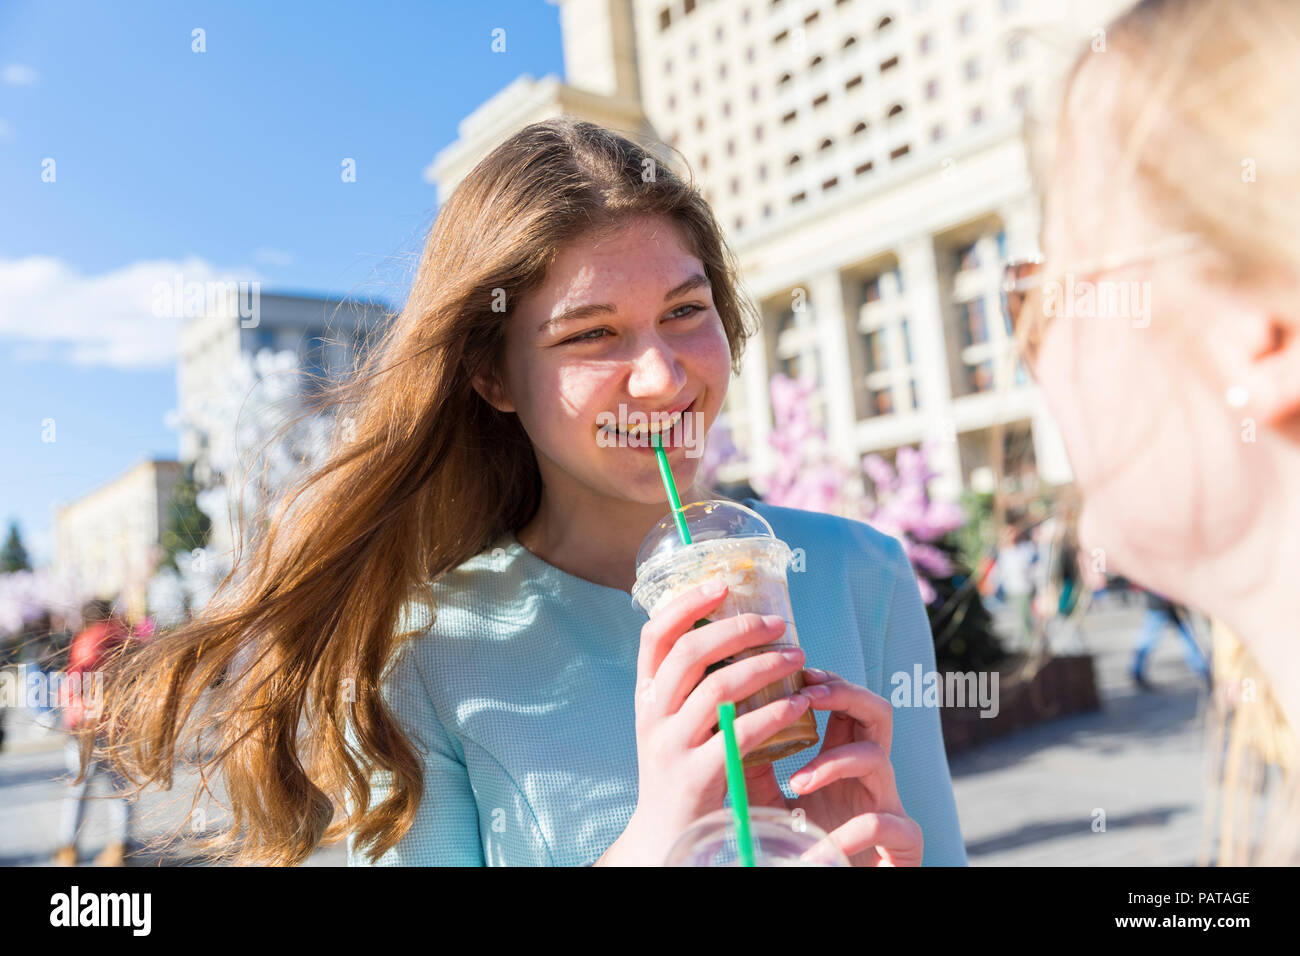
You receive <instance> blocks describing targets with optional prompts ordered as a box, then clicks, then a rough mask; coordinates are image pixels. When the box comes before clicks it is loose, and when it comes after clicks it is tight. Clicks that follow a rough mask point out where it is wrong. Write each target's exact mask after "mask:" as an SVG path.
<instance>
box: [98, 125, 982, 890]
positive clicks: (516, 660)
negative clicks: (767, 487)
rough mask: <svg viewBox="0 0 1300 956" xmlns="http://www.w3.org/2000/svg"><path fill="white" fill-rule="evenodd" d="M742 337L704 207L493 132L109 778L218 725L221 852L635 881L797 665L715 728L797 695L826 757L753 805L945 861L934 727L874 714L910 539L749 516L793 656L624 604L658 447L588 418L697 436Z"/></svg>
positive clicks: (133, 718)
mask: <svg viewBox="0 0 1300 956" xmlns="http://www.w3.org/2000/svg"><path fill="white" fill-rule="evenodd" d="M754 319H755V313H754V310H753V306H752V305H751V304H750V303H748V302H747V301H746V300H745V299H744V297H743V296H742V294H741V292H740V290H739V288H738V283H737V274H736V268H735V264H734V259H733V257H732V255H731V253H730V252H729V250H728V249H727V247H726V245H725V243H724V240H723V237H722V235H721V233H720V230H719V228H718V226H717V223H716V222H715V221H714V218H713V216H712V214H711V212H710V210H709V208H708V206H707V205H706V204H705V203H704V201H703V200H702V199H701V197H700V195H699V194H698V192H696V190H695V189H694V188H692V187H691V186H689V185H688V184H685V183H683V182H682V181H680V180H679V179H678V178H677V177H676V176H675V175H674V174H673V173H672V171H671V170H670V169H668V168H666V167H665V166H663V165H660V164H658V163H656V162H655V160H654V158H653V157H652V155H651V154H649V153H647V152H646V151H645V150H644V149H642V148H640V147H639V146H637V145H636V144H634V143H632V142H630V141H628V140H627V139H624V138H622V137H620V136H617V135H615V134H614V133H612V132H610V131H608V130H605V129H602V128H600V127H598V126H595V125H592V124H589V123H582V122H576V121H572V120H568V119H561V120H555V121H552V122H546V123H538V124H534V125H532V126H529V127H527V128H526V129H524V130H522V131H521V132H519V133H518V134H516V135H514V136H513V137H511V138H510V139H509V140H508V141H506V142H505V143H503V144H502V145H501V146H500V147H498V148H497V149H495V150H494V151H493V152H492V153H491V154H490V155H489V156H487V157H486V158H485V159H484V160H483V161H482V162H481V163H480V164H479V165H478V166H477V167H476V168H475V169H474V170H473V171H472V172H471V173H470V174H469V175H468V176H467V178H466V179H465V180H464V182H462V183H461V184H460V186H459V187H458V188H457V189H456V190H455V192H454V194H453V195H452V197H451V199H450V200H449V202H448V203H447V205H446V207H445V208H444V209H442V210H441V211H440V213H439V215H438V217H437V220H436V222H435V224H434V226H433V229H432V231H431V233H430V236H429V238H428V243H427V246H426V248H425V251H424V256H423V259H422V261H421V263H420V267H419V272H418V274H417V275H416V277H415V281H414V285H413V288H412V291H411V294H410V297H409V299H408V301H407V302H406V305H405V307H404V309H403V310H402V312H401V314H400V315H399V316H397V317H396V319H395V321H394V322H393V323H392V325H391V328H389V329H388V330H387V332H386V334H385V337H384V338H383V340H382V342H380V343H379V345H378V347H377V348H375V349H373V350H372V351H371V353H370V356H369V357H368V358H367V359H366V364H365V366H364V367H363V368H361V369H360V370H359V373H358V374H357V376H356V377H355V379H354V380H353V381H350V382H348V383H345V384H344V385H343V386H342V387H341V388H339V389H337V390H336V392H335V393H334V403H335V405H336V407H337V410H338V413H339V414H340V415H346V416H347V417H348V419H349V420H350V426H351V427H350V429H349V434H348V440H346V441H344V440H339V441H338V443H337V445H336V447H335V448H334V450H333V452H332V458H331V460H330V461H329V462H328V464H327V465H326V466H325V467H323V468H322V469H320V471H319V472H318V473H317V474H314V475H311V476H310V477H309V478H307V479H306V480H305V481H304V482H303V484H302V487H301V489H300V491H299V492H298V493H296V494H294V495H291V496H290V497H289V499H288V500H287V501H286V503H285V505H284V506H283V507H282V508H281V509H280V511H279V513H278V514H277V515H276V518H275V521H274V522H273V523H272V525H271V527H270V530H269V532H268V533H267V534H265V535H263V536H262V537H260V538H258V539H256V540H255V542H254V544H255V546H256V549H257V550H256V554H255V560H254V561H253V562H252V564H251V565H250V567H249V572H248V573H247V575H246V576H245V577H244V578H243V579H242V581H241V583H240V584H239V586H238V587H237V588H233V587H232V588H231V589H230V592H231V593H230V597H229V598H227V599H224V600H223V597H222V595H221V594H220V593H219V594H218V598H217V599H216V600H214V602H213V604H212V606H211V607H209V609H207V611H206V612H205V613H204V615H203V616H202V617H201V618H200V619H198V620H197V621H196V622H195V623H193V624H190V625H188V626H186V627H185V628H183V629H181V630H179V631H178V632H176V633H174V634H173V635H171V636H170V637H169V638H167V639H164V640H159V641H157V642H155V644H154V645H153V646H151V647H149V648H147V649H145V650H144V651H142V652H141V653H140V654H139V655H136V657H135V658H133V660H132V661H131V666H130V670H128V671H124V672H123V674H122V675H121V680H120V681H119V682H118V683H117V685H116V694H115V695H114V697H113V699H112V700H111V701H110V706H111V707H112V708H113V711H114V713H115V714H117V715H120V716H123V717H129V720H130V729H129V730H124V731H122V732H121V733H119V734H118V736H117V739H116V740H115V741H114V742H115V743H116V744H118V745H120V747H121V749H123V750H124V751H125V759H124V764H125V765H126V766H127V767H129V768H132V769H134V771H135V773H136V775H137V776H138V777H140V778H142V779H144V780H161V781H165V780H167V779H168V774H169V773H170V768H171V766H172V762H173V760H174V759H175V757H176V756H177V751H178V748H179V746H180V744H181V743H182V742H184V741H189V740H195V739H198V738H199V736H200V735H209V734H210V735H212V738H213V740H214V742H216V743H217V745H218V748H219V749H218V751H217V753H216V757H215V760H216V762H218V763H219V764H220V766H221V770H222V772H223V774H224V778H225V781H226V784H227V787H228V790H229V794H230V801H231V807H232V811H233V814H234V822H235V826H234V827H233V828H232V830H231V831H230V832H229V833H228V834H223V835H220V836H219V837H217V838H214V839H213V840H212V841H209V842H210V843H211V844H212V846H214V847H219V846H222V845H226V844H230V845H231V846H232V847H233V848H234V849H236V850H237V858H238V859H239V860H246V861H250V862H263V861H265V862H276V863H290V864H293V863H300V862H302V861H303V860H304V859H305V858H306V857H307V856H308V855H309V854H311V852H312V851H313V850H314V849H315V848H316V847H317V846H318V845H319V844H320V843H321V842H322V841H331V840H335V839H338V838H339V837H341V836H343V834H344V833H347V834H348V849H349V860H350V862H352V863H354V864H365V863H379V864H435V865H446V864H453V865H502V864H510V865H581V864H593V863H595V864H600V865H622V864H631V865H657V864H659V863H661V862H662V861H663V858H664V855H665V854H666V853H667V850H668V848H669V846H670V845H671V844H672V842H673V841H674V840H675V839H676V838H677V837H678V836H679V835H680V834H681V833H682V831H684V830H685V829H686V828H687V827H688V826H689V825H690V824H691V823H692V822H694V821H695V820H696V819H698V818H699V817H701V816H703V815H704V814H706V813H709V812H710V811H713V810H717V809H720V808H721V807H722V806H723V801H724V799H725V796H726V781H725V766H724V751H723V745H722V738H721V735H720V734H714V733H712V725H713V724H714V723H715V722H716V707H717V704H718V703H719V702H721V701H724V700H739V699H742V698H743V697H745V696H747V695H749V694H751V693H753V692H754V691H756V690H757V689H759V688H760V687H763V686H765V685H767V684H770V683H772V682H773V681H774V680H777V679H779V678H781V677H783V676H786V675H790V674H792V673H794V672H796V671H800V670H801V669H803V668H804V665H805V664H809V665H813V664H815V665H817V666H819V667H821V668H822V669H823V670H824V671H825V672H826V673H819V672H817V671H813V670H812V669H811V668H809V669H808V670H807V671H805V673H804V678H805V680H806V682H807V684H808V685H809V686H808V689H807V691H806V692H805V693H801V694H797V695H795V696H794V697H793V698H790V699H784V700H780V701H777V702H774V703H771V704H768V705H767V706H765V707H763V708H761V709H759V710H756V711H754V712H752V713H748V714H745V715H743V716H741V717H739V718H738V719H737V721H736V731H737V736H738V740H739V743H740V748H741V750H742V752H748V751H749V750H752V749H754V748H755V747H756V746H757V745H758V744H759V743H761V742H762V741H763V740H765V739H766V738H768V737H770V736H771V735H772V734H773V733H775V732H776V731H778V730H779V729H781V728H783V727H786V726H788V725H789V724H790V723H792V722H793V721H794V720H796V719H797V718H798V717H799V716H800V715H801V714H802V713H804V712H805V709H806V708H812V709H813V710H814V711H815V712H816V716H817V723H818V727H819V730H820V731H821V735H822V743H821V745H820V749H813V750H807V751H805V752H804V753H802V754H796V755H794V756H792V757H787V758H785V759H784V760H782V761H778V763H776V764H774V765H769V766H767V767H764V768H762V769H761V770H753V771H749V798H750V802H751V803H752V804H754V805H765V806H775V807H781V808H785V809H789V810H790V811H796V810H802V811H803V812H804V813H805V814H806V818H807V819H810V820H812V821H813V822H814V823H816V824H817V825H818V826H820V827H822V828H823V829H825V830H826V831H827V832H829V833H830V835H831V837H832V839H833V840H834V841H835V842H836V843H837V845H839V846H840V848H841V849H842V850H843V851H844V852H845V853H846V854H848V855H849V856H850V858H851V859H852V860H853V862H855V863H856V864H859V865H876V864H885V865H916V864H920V863H921V862H922V861H923V860H924V862H925V863H927V864H963V863H964V862H965V854H964V850H963V846H962V841H961V836H960V832H959V829H958V822H957V814H956V809H955V805H954V801H953V795H952V786H951V782H950V779H949V774H948V766H947V761H946V758H945V754H944V749H943V741H942V738H941V736H940V730H939V716H938V711H937V710H936V709H934V708H933V707H931V708H920V707H917V708H912V707H907V708H900V709H899V710H898V711H895V710H894V709H893V708H891V706H890V704H889V702H888V701H887V700H885V699H884V697H882V696H881V695H882V694H883V695H888V693H889V690H890V685H889V680H890V675H892V674H895V673H898V672H904V673H906V674H908V675H911V674H912V672H913V667H914V665H918V664H919V665H920V666H921V667H922V668H923V669H924V670H926V671H929V670H931V669H933V667H934V651H933V645H932V639H931V636H930V631H929V627H928V624H927V619H926V614H925V609H924V607H923V605H922V603H921V600H920V596H919V592H918V589H917V585H916V581H915V578H914V576H913V573H912V570H911V567H910V565H909V563H908V560H907V558H906V557H905V555H904V552H903V550H902V547H901V545H900V544H899V542H898V541H896V540H895V539H893V538H890V537H887V536H885V535H883V534H881V533H879V532H876V531H875V530H873V529H871V528H869V527H868V526H866V525H864V524H861V523H859V522H854V521H848V520H844V519H840V518H837V517H833V516H829V515H823V514H814V513H809V512H802V511H797V510H791V509H786V508H777V507H769V506H767V505H765V504H763V503H762V502H759V501H756V500H754V499H746V500H745V501H744V502H743V503H744V504H746V505H747V506H749V507H752V508H754V509H756V510H757V511H758V512H759V513H760V514H762V515H763V516H764V517H765V518H766V519H767V520H768V521H769V522H770V523H771V525H772V527H773V529H774V531H775V533H776V535H777V536H778V537H780V538H782V539H783V540H785V541H786V542H787V543H788V544H789V545H790V546H791V547H792V548H802V549H803V551H804V553H805V555H806V569H805V570H804V571H803V572H802V573H792V574H791V575H790V579H791V592H792V601H793V608H794V615H795V619H796V621H797V622H798V627H799V639H800V643H801V645H802V648H803V652H804V653H806V655H807V656H806V658H805V656H804V653H796V654H794V655H793V656H788V657H787V656H783V655H781V654H779V653H775V652H773V653H765V654H761V655H758V656H756V657H753V658H750V659H748V660H745V661H742V662H739V663H735V664H732V665H729V666H726V667H723V668H720V669H717V670H715V672H714V673H711V674H709V675H708V676H707V677H706V676H705V669H706V668H707V667H708V666H709V665H710V664H712V663H714V662H717V661H719V660H721V659H722V658H724V657H726V656H728V655H731V654H734V653H735V652H736V651H737V650H739V649H742V648H745V647H750V646H754V645H758V644H764V643H771V642H772V641H773V640H774V639H775V637H776V636H777V635H778V634H779V633H780V632H781V629H782V628H781V627H775V628H774V627H772V626H770V625H769V624H768V623H767V622H766V621H764V620H763V619H762V618H760V617H758V616H757V615H742V616H740V617H735V618H731V619H727V620H721V621H717V622H714V623H712V624H709V625H707V626H704V627H701V628H699V629H696V630H692V625H693V623H694V622H695V621H696V620H698V619H699V618H701V617H704V616H706V615H707V614H708V613H709V612H710V610H711V609H713V608H716V607H717V606H718V605H719V603H720V602H721V600H722V596H721V595H718V594H710V593H706V591H705V590H703V589H700V590H697V591H694V592H691V593H688V594H686V595H682V596H680V597H679V598H678V599H677V600H676V601H675V602H673V603H672V605H671V606H670V607H669V608H668V609H667V610H666V611H664V612H662V613H660V614H657V615H656V617H655V619H654V620H653V621H647V620H646V615H645V614H644V613H643V612H642V611H640V610H639V609H638V608H636V607H635V606H634V605H633V604H632V601H631V598H630V595H629V591H630V589H631V587H632V584H633V580H634V576H635V566H634V565H635V557H636V553H637V549H638V547H639V546H640V543H641V541H642V539H643V538H644V536H645V535H646V534H647V532H648V531H649V530H650V529H651V527H653V526H654V525H655V523H656V522H658V521H659V520H660V519H661V518H663V517H664V516H665V515H666V514H667V512H668V504H667V499H666V496H665V493H664V487H663V483H662V480H661V478H660V475H659V472H658V468H657V465H656V460H655V455H654V454H653V452H646V451H645V450H642V449H638V448H636V447H631V443H630V442H627V441H624V442H622V443H615V444H613V445H611V443H609V442H608V441H605V440H603V438H602V436H601V435H600V433H599V432H600V429H601V427H602V426H603V425H604V424H605V422H606V421H607V418H608V416H610V415H613V416H615V417H616V418H617V417H618V415H619V412H620V408H625V410H626V412H627V413H628V417H632V415H633V414H634V413H645V414H647V415H651V414H658V413H671V412H676V411H679V410H680V411H682V413H683V414H684V415H687V416H694V418H693V421H694V422H696V423H698V425H699V426H700V427H699V428H697V429H696V434H697V435H698V437H699V438H701V439H702V438H703V436H704V434H705V433H706V432H707V429H708V427H709V426H710V425H711V424H712V423H713V421H714V420H715V419H716V418H717V416H718V413H719V411H720V409H721V408H722V404H723V399H724V396H725V395H726V390H727V387H728V385H729V383H730V379H731V376H732V374H733V373H735V372H738V371H739V367H740V358H741V355H742V350H743V347H744V344H745V341H746V339H747V338H748V337H749V336H751V335H753V334H754V332H755V331H756V326H755V322H754ZM688 432H689V429H685V428H683V429H681V434H682V435H685V434H687V433H688ZM699 450H700V449H699V448H696V449H694V450H693V452H692V449H689V448H687V447H685V442H684V441H679V442H678V443H676V444H672V445H671V446H670V447H669V448H668V461H669V463H670V466H671V469H672V473H673V478H674V480H675V482H676V484H677V487H678V488H679V490H680V495H681V499H682V501H683V502H684V503H686V502H691V501H695V500H699V499H701V498H707V497H714V496H713V495H711V494H710V493H709V492H708V491H707V489H704V488H701V487H698V486H697V483H696V475H697V471H698V467H699V462H700V459H699V457H698V453H699ZM295 508H296V509H298V510H297V511H296V512H295ZM232 665H233V666H232ZM228 667H230V668H231V673H230V675H229V676H228V678H227V680H226V681H225V682H224V683H223V684H221V686H220V687H219V688H218V689H216V690H215V691H213V692H212V694H211V699H209V700H205V701H204V705H203V707H202V709H201V712H192V711H194V710H195V705H196V704H197V703H198V702H199V699H200V697H201V696H203V692H204V689H205V688H206V687H208V685H210V684H211V683H212V682H213V680H214V677H215V676H216V675H218V674H219V673H221V672H223V671H225V670H226V669H227V668H228ZM697 685H698V686H697ZM801 768H803V771H804V773H803V776H804V777H806V779H801V778H800V777H799V776H794V777H793V779H792V775H794V774H795V771H797V770H800V769H801Z"/></svg>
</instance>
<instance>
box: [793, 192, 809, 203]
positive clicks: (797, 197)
mask: <svg viewBox="0 0 1300 956" xmlns="http://www.w3.org/2000/svg"><path fill="white" fill-rule="evenodd" d="M807 198H808V194H807V193H806V192H804V191H802V190H800V191H799V192H797V193H795V194H794V195H793V196H791V197H790V205H791V206H793V205H795V204H797V203H801V202H803V201H804V200H805V199H807Z"/></svg>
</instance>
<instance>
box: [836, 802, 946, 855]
mask: <svg viewBox="0 0 1300 956" xmlns="http://www.w3.org/2000/svg"><path fill="white" fill-rule="evenodd" d="M830 838H831V840H832V841H834V842H835V844H836V845H838V846H839V848H840V849H841V850H843V851H844V855H845V856H847V857H849V858H852V857H854V856H855V855H857V854H859V853H863V852H866V851H868V850H875V851H877V853H879V854H880V855H881V861H880V862H881V863H883V864H884V865H888V866H894V865H897V864H898V863H899V862H900V861H906V862H908V863H910V864H911V865H913V866H920V864H921V859H922V857H923V856H924V853H925V837H924V835H923V834H922V832H921V825H920V824H919V823H917V822H916V821H915V820H913V819H912V818H911V817H909V816H904V815H901V814H897V813H860V814H858V815H857V816H856V817H854V818H853V819H851V820H849V821H847V822H845V823H843V824H841V825H840V826H838V827H836V828H835V829H834V830H832V831H831V833H830Z"/></svg>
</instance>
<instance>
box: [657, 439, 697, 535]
mask: <svg viewBox="0 0 1300 956" xmlns="http://www.w3.org/2000/svg"><path fill="white" fill-rule="evenodd" d="M662 437H663V436H662V435H661V434H660V433H659V432H651V433H650V442H651V443H652V444H653V445H654V449H655V458H657V459H659V477H660V478H662V479H663V480H664V490H665V491H667V492H668V503H669V504H671V505H672V506H673V520H674V521H676V522H677V533H678V534H679V535H681V537H682V544H690V543H691V532H690V530H689V529H687V527H686V519H685V518H684V517H682V502H681V499H680V498H678V497H677V483H676V482H675V481H673V473H672V469H670V468H669V467H668V453H667V452H665V451H664V446H663V445H662V444H661V441H662Z"/></svg>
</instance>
